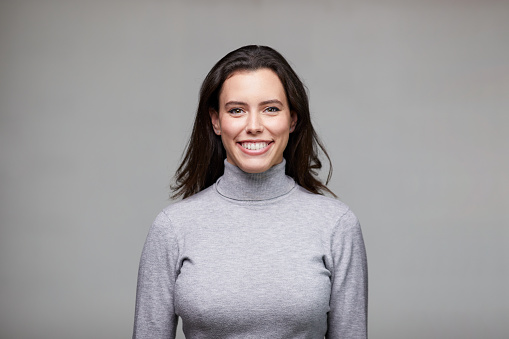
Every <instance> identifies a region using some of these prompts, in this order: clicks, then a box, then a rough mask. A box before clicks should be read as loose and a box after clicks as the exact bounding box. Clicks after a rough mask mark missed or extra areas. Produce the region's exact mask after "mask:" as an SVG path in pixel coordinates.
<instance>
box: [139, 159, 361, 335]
mask: <svg viewBox="0 0 509 339" xmlns="http://www.w3.org/2000/svg"><path fill="white" fill-rule="evenodd" d="M178 317H180V318H181V319H182V321H183V330H184V333H185V335H186V338H193V339H194V338H242V339H246V338H256V339H260V338H270V339H276V338H288V339H290V338H292V339H293V338H316V339H323V338H324V337H326V338H338V339H339V338H345V339H346V338H347V339H353V338H366V337H367V264H366V253H365V249H364V242H363V239H362V234H361V229H360V225H359V222H358V220H357V218H356V217H355V215H354V214H353V213H352V211H350V209H349V208H348V207H347V206H346V205H345V204H343V203H342V202H340V201H338V200H336V199H332V198H328V197H324V196H321V195H318V194H312V193H310V192H308V191H306V190H305V189H303V188H302V187H300V186H299V185H297V184H296V183H295V182H294V181H293V179H292V178H290V177H288V176H286V175H285V161H283V162H282V163H281V164H279V165H276V166H274V167H272V168H271V169H269V170H268V171H266V172H264V173H259V174H248V173H245V172H243V171H242V170H240V169H239V168H238V167H236V166H234V165H231V164H229V163H228V162H226V161H225V172H224V175H223V176H222V177H221V178H219V179H218V181H217V182H216V183H215V184H214V185H212V186H210V187H208V188H207V189H205V190H203V191H201V192H200V193H198V194H195V195H193V196H191V197H189V198H187V199H184V200H182V201H179V202H177V203H174V204H172V205H170V206H169V207H167V208H166V209H164V210H163V211H162V212H161V213H160V214H159V215H158V216H157V218H156V220H155V221H154V224H153V225H152V227H151V228H150V231H149V234H148V237H147V240H146V243H145V246H144V248H143V253H142V256H141V262H140V269H139V275H138V289H137V295H136V314H135V322H134V334H133V338H150V339H156V338H175V332H176V326H177V319H178Z"/></svg>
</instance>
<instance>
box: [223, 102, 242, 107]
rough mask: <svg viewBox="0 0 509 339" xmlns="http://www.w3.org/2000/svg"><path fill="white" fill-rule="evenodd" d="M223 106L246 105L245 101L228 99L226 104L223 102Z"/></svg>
mask: <svg viewBox="0 0 509 339" xmlns="http://www.w3.org/2000/svg"><path fill="white" fill-rule="evenodd" d="M224 105H225V106H228V105H235V106H246V105H247V103H245V102H243V101H228V102H227V103H226V104H224Z"/></svg>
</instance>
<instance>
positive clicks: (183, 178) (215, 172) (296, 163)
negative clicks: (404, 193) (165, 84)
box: [171, 45, 336, 198]
mask: <svg viewBox="0 0 509 339" xmlns="http://www.w3.org/2000/svg"><path fill="white" fill-rule="evenodd" d="M262 68H267V69H270V70H272V71H274V73H276V74H277V75H278V77H279V79H280V80H281V83H282V84H283V87H284V89H285V92H286V97H287V100H288V104H289V105H290V110H291V111H292V112H295V113H296V114H297V125H296V126H295V129H294V131H293V132H292V133H290V137H289V139H288V145H287V146H286V149H285V150H284V152H283V156H284V158H285V159H286V174H287V175H288V176H290V177H292V178H293V179H294V180H295V181H296V182H297V183H298V184H299V185H301V186H302V187H304V188H305V189H307V190H308V191H310V192H313V193H317V194H323V193H324V192H328V193H330V194H331V195H333V196H336V195H335V194H334V193H333V192H332V191H331V190H329V189H328V188H327V186H326V185H327V183H328V182H329V180H330V178H331V176H332V163H331V161H330V158H329V155H328V154H327V151H326V150H325V148H324V146H323V144H322V143H321V141H320V140H319V139H318V136H317V135H316V132H315V130H314V128H313V125H312V124H311V117H310V113H309V102H308V96H307V93H306V89H305V87H304V85H303V83H302V81H301V80H300V79H299V77H298V76H297V74H296V73H295V72H294V70H293V69H292V67H291V66H290V65H289V64H288V62H287V61H286V60H285V58H284V57H283V56H282V55H281V54H279V53H278V52H277V51H275V50H274V49H272V48H270V47H267V46H257V45H250V46H244V47H241V48H239V49H237V50H235V51H233V52H230V53H228V54H227V55H226V56H224V57H223V58H222V59H221V60H219V61H218V62H217V63H216V64H215V65H214V67H212V69H211V70H210V72H209V74H207V76H206V77H205V80H204V81H203V84H202V86H201V89H200V101H199V104H198V110H197V112H196V118H195V120H194V126H193V131H192V134H191V138H190V140H189V142H188V144H187V147H186V151H185V154H184V157H183V160H182V163H181V164H180V166H179V168H178V169H177V172H176V173H175V177H174V180H175V184H174V185H172V186H171V189H172V190H173V195H172V198H178V197H183V198H187V197H189V196H191V195H193V194H195V193H198V192H199V191H201V190H203V189H205V188H207V187H208V186H210V185H212V184H213V183H214V182H215V181H216V180H217V179H218V178H219V177H220V176H221V175H222V174H223V173H224V159H225V157H226V151H225V149H224V147H223V144H222V142H221V137H220V136H218V135H216V134H215V133H214V130H213V128H212V123H211V120H210V115H209V110H210V109H211V108H212V109H214V110H216V111H219V93H220V91H221V87H222V86H223V83H224V82H225V80H226V79H228V77H230V76H231V75H232V74H233V73H234V72H236V71H240V70H248V71H255V70H258V69H262ZM319 149H320V150H321V151H322V152H323V154H324V155H325V157H326V158H327V161H328V162H329V173H328V176H327V180H326V182H325V184H324V183H322V182H321V181H320V179H318V178H317V175H318V170H320V169H321V168H322V163H321V162H320V159H319V158H318V151H319Z"/></svg>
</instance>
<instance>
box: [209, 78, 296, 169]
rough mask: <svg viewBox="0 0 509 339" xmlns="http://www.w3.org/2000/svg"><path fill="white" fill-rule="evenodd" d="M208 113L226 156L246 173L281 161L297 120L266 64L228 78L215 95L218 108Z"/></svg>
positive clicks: (277, 80) (279, 84)
mask: <svg viewBox="0 0 509 339" xmlns="http://www.w3.org/2000/svg"><path fill="white" fill-rule="evenodd" d="M210 117H211V120H212V126H213V127H214V132H215V133H216V134H217V135H220V136H221V140H222V142H223V146H224V148H225V150H226V160H227V161H228V162H229V163H230V164H232V165H235V166H237V167H239V168H240V169H241V170H243V171H244V172H247V173H260V172H265V171H266V170H268V169H269V168H271V167H272V166H274V165H277V164H279V163H281V162H282V161H283V152H284V150H285V148H286V145H287V144H288V137H289V135H290V132H291V131H292V130H293V128H294V127H295V124H296V123H297V114H296V113H295V112H291V111H290V107H289V106H288V101H287V100H286V94H285V89H284V88H283V85H282V84H281V81H280V80H279V78H278V76H277V75H276V73H274V72H273V71H271V70H270V69H266V68H263V69H259V70H256V71H239V72H236V73H234V74H233V75H232V76H231V77H230V78H228V79H227V80H226V81H225V82H224V84H223V88H222V90H221V93H220V95H219V112H217V111H216V110H214V109H211V110H210Z"/></svg>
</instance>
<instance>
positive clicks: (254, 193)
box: [216, 159, 295, 201]
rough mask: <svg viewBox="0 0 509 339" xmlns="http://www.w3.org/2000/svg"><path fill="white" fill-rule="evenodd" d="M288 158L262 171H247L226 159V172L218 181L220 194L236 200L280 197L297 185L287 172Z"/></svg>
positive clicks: (217, 187)
mask: <svg viewBox="0 0 509 339" xmlns="http://www.w3.org/2000/svg"><path fill="white" fill-rule="evenodd" d="M285 166H286V160H285V159H283V161H282V162H281V163H279V164H277V165H275V166H273V167H271V168H269V169H268V170H267V171H265V172H262V173H246V172H244V171H243V170H241V169H240V168H239V167H237V166H235V165H232V164H230V163H229V162H228V161H227V160H226V159H225V161H224V174H223V176H221V177H220V178H219V179H217V182H216V189H217V191H218V192H219V194H221V195H223V196H225V197H227V198H230V199H235V200H246V201H260V200H268V199H274V198H277V197H280V196H282V195H285V194H287V193H288V192H290V191H291V190H292V188H294V187H295V181H294V180H293V179H292V178H290V177H289V176H287V175H286V174H285Z"/></svg>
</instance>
